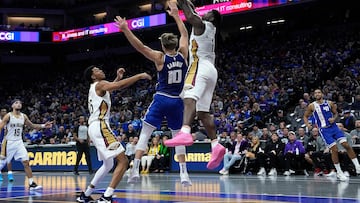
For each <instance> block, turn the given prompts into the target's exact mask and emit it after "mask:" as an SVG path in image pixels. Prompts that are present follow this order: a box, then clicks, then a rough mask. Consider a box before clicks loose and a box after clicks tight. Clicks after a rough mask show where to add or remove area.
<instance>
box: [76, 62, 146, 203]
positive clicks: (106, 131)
mask: <svg viewBox="0 0 360 203" xmlns="http://www.w3.org/2000/svg"><path fill="white" fill-rule="evenodd" d="M124 72H125V70H124V69H123V68H120V69H118V71H117V77H116V79H115V80H114V81H113V82H109V81H106V80H105V74H104V72H103V71H102V70H101V69H100V68H98V67H96V66H94V65H92V66H89V67H88V68H87V69H86V70H85V71H84V76H85V79H86V80H88V81H90V82H92V83H91V85H90V89H89V97H88V108H89V112H90V117H89V120H88V124H89V128H88V134H89V136H90V139H91V141H92V142H93V144H94V146H95V147H96V150H97V155H98V159H99V160H100V161H102V162H103V164H102V166H101V167H100V168H99V169H98V170H97V171H96V173H95V175H94V178H93V179H92V180H91V183H90V185H89V186H88V187H87V189H86V191H85V192H82V193H81V195H80V197H78V198H77V199H76V201H77V202H90V201H93V199H92V198H91V196H90V195H91V194H92V192H93V191H94V188H95V186H96V185H97V183H98V182H99V181H100V180H101V179H102V178H103V177H105V175H106V174H108V172H109V171H110V170H111V169H112V168H113V165H114V158H115V159H116V163H117V165H116V167H115V170H114V172H113V176H112V178H111V182H110V184H109V186H108V188H107V189H106V191H105V192H104V194H103V195H102V196H101V197H100V198H99V199H98V200H96V202H98V203H110V202H112V195H113V193H114V190H115V188H116V186H117V185H118V184H119V182H120V181H121V179H122V177H123V175H124V173H125V171H126V169H127V166H128V160H127V157H126V156H125V149H124V147H123V146H122V145H121V143H120V142H118V141H117V140H116V136H115V134H114V133H113V132H112V130H111V128H110V123H109V117H110V108H111V99H110V92H111V91H114V90H120V89H124V88H126V87H128V86H130V85H132V84H134V83H135V82H136V81H138V80H141V79H148V80H151V76H150V75H148V74H146V73H141V74H137V75H134V76H132V77H129V78H126V79H122V77H123V74H124Z"/></svg>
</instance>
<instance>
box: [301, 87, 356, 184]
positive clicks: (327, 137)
mask: <svg viewBox="0 0 360 203" xmlns="http://www.w3.org/2000/svg"><path fill="white" fill-rule="evenodd" d="M314 97H315V99H316V101H314V102H312V103H310V104H309V106H308V107H307V109H306V111H305V114H304V123H305V124H306V126H307V127H308V129H311V128H312V126H311V125H310V123H309V117H310V116H311V115H313V116H314V119H315V125H317V127H318V128H319V133H320V135H321V137H322V138H323V139H324V141H325V143H326V144H327V145H328V147H329V148H330V150H331V159H332V161H333V163H334V166H335V169H336V171H337V174H334V175H337V177H338V178H339V179H340V180H341V181H346V180H347V179H348V177H347V176H345V174H344V173H343V171H342V170H341V168H340V163H339V155H338V148H337V146H336V142H339V143H340V144H341V145H342V146H343V147H344V148H345V149H346V151H347V154H348V156H349V158H350V159H351V160H352V162H353V163H354V165H355V168H356V173H357V174H360V165H359V161H358V159H357V157H356V154H355V152H354V150H353V149H352V147H350V146H349V144H348V143H347V141H346V137H345V136H344V133H343V132H342V131H341V130H340V129H339V127H338V126H337V125H336V119H337V117H338V112H337V107H336V104H335V103H334V102H332V101H329V100H325V99H323V93H322V91H321V90H320V89H316V90H315V91H314Z"/></svg>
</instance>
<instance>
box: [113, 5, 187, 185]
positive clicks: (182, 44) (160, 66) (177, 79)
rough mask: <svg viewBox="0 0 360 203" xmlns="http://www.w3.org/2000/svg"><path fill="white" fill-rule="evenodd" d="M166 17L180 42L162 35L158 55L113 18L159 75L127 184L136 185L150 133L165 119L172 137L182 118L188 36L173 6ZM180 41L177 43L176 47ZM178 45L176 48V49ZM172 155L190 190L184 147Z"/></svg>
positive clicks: (171, 34)
mask: <svg viewBox="0 0 360 203" xmlns="http://www.w3.org/2000/svg"><path fill="white" fill-rule="evenodd" d="M169 8H170V11H168V13H169V15H170V16H172V17H173V18H174V20H175V22H176V24H177V27H178V29H179V32H180V40H178V38H177V36H176V35H174V34H173V33H164V34H162V35H161V37H160V38H159V39H160V42H161V45H162V50H163V52H161V51H156V50H153V49H151V48H149V47H147V46H145V45H144V44H143V43H142V42H141V41H140V40H139V39H138V38H137V37H136V36H135V35H134V34H133V33H132V32H131V31H130V29H129V28H128V24H127V22H126V20H125V19H124V18H121V17H119V16H117V17H116V19H115V22H116V24H117V26H118V27H119V28H120V29H121V30H122V31H123V32H124V34H125V36H126V38H127V39H128V40H129V42H130V44H131V45H132V46H133V47H134V48H135V49H136V50H137V51H139V52H140V53H142V54H143V55H144V56H145V57H146V58H148V59H150V60H151V61H153V62H154V63H155V66H156V70H157V72H158V84H157V86H156V93H155V95H154V99H153V101H152V103H151V104H150V106H149V108H148V110H147V112H146V114H145V116H144V118H143V127H142V129H141V132H140V138H139V141H138V143H137V145H136V152H135V159H134V165H133V168H132V169H131V171H130V175H129V179H128V182H129V183H133V182H137V181H138V180H139V179H140V176H139V165H140V159H141V157H142V155H143V154H144V151H145V150H146V148H147V146H148V142H149V138H150V136H151V134H152V132H153V131H154V130H155V129H156V128H158V127H160V125H161V122H162V120H163V119H164V118H166V119H167V123H168V127H169V128H170V129H171V131H172V132H171V133H172V134H173V135H175V134H176V133H177V132H178V131H179V130H180V128H181V125H182V116H183V109H184V105H183V101H182V99H181V98H180V96H179V95H180V93H181V92H182V89H183V86H184V79H185V75H186V72H187V69H188V68H187V67H188V66H187V57H188V33H187V30H186V28H185V25H184V23H183V22H182V20H181V19H180V17H179V11H178V8H177V5H176V3H173V2H169ZM178 41H179V43H178ZM178 44H179V48H178V49H176V47H177V46H178ZM175 153H176V155H177V157H178V160H179V166H180V181H181V183H182V185H183V186H184V187H187V186H191V181H190V179H189V175H188V173H187V169H186V162H185V154H186V149H185V146H178V147H176V148H175Z"/></svg>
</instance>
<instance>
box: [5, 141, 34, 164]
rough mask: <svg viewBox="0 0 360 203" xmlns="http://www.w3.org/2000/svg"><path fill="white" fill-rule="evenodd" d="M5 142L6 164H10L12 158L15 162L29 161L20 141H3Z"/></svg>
mask: <svg viewBox="0 0 360 203" xmlns="http://www.w3.org/2000/svg"><path fill="white" fill-rule="evenodd" d="M3 142H6V154H5V156H6V159H5V160H6V163H10V162H11V160H12V159H13V158H14V159H15V161H21V162H22V161H27V160H29V155H28V152H27V150H26V148H25V145H24V143H23V141H22V140H16V141H11V140H3Z"/></svg>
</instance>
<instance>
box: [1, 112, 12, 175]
mask: <svg viewBox="0 0 360 203" xmlns="http://www.w3.org/2000/svg"><path fill="white" fill-rule="evenodd" d="M6 114H7V111H6V109H5V108H2V109H1V110H0V122H1V120H2V119H3V118H4V116H5V115H6ZM4 140H5V128H3V129H2V130H1V132H0V143H1V145H2V143H4V147H3V146H0V149H1V154H0V159H5V158H6V157H5V155H6V152H5V149H6V146H5V145H6V142H5V141H4ZM2 149H4V150H2ZM7 170H8V181H10V182H11V181H14V176H13V174H12V165H11V162H9V163H8V164H7ZM0 181H3V177H2V175H1V170H0Z"/></svg>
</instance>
